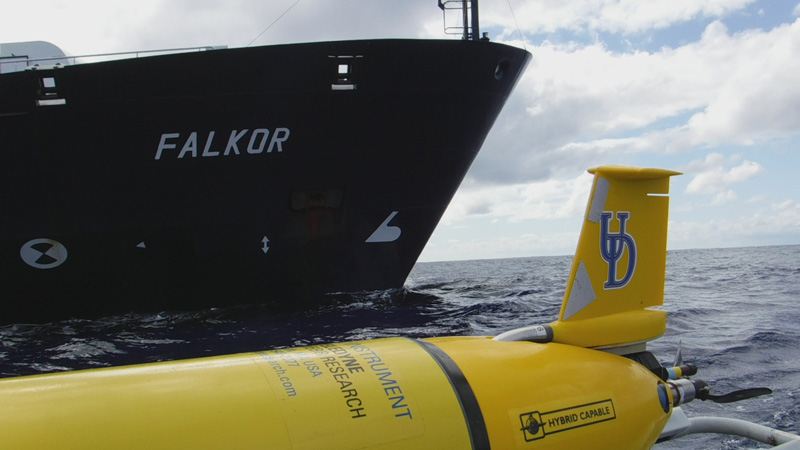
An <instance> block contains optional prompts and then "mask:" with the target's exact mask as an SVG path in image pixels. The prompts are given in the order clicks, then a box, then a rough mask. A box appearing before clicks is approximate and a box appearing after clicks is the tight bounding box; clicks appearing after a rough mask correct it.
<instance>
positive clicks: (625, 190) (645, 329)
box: [550, 166, 680, 347]
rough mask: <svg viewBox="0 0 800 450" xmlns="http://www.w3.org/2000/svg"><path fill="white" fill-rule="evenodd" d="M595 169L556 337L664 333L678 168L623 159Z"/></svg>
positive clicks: (601, 339) (592, 343)
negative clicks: (672, 181)
mask: <svg viewBox="0 0 800 450" xmlns="http://www.w3.org/2000/svg"><path fill="white" fill-rule="evenodd" d="M589 172H590V173H593V174H594V175H595V178H594V183H593V185H592V193H591V195H590V197H589V204H588V205H587V207H586V215H585V217H584V222H583V228H582V230H581V236H580V240H579V242H578V249H577V251H576V253H575V260H574V261H573V263H572V270H571V272H570V277H569V281H568V282H567V290H566V293H565V295H564V303H563V304H562V306H561V313H560V314H559V319H558V320H557V321H556V322H553V323H552V324H550V326H551V327H552V329H553V340H554V341H555V342H561V343H565V344H570V345H577V346H581V347H614V346H625V345H629V344H633V343H638V342H643V341H648V340H651V339H654V338H656V337H658V336H660V335H662V334H663V333H664V331H665V330H666V323H667V316H666V312H665V311H660V310H651V309H647V308H650V307H653V306H659V305H662V304H663V301H664V279H665V273H666V258H667V218H668V209H669V198H668V196H667V195H668V194H669V177H671V176H673V175H679V174H680V173H679V172H673V171H670V170H662V169H645V168H636V167H623V166H602V167H598V168H595V169H590V170H589Z"/></svg>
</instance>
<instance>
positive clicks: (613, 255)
mask: <svg viewBox="0 0 800 450" xmlns="http://www.w3.org/2000/svg"><path fill="white" fill-rule="evenodd" d="M616 215H617V221H619V232H617V233H612V232H610V231H609V222H610V221H611V220H612V219H613V218H614V213H613V212H605V211H604V212H603V214H602V216H601V220H600V256H602V257H603V260H605V262H607V263H608V280H606V282H605V283H603V287H604V288H606V289H620V288H623V287H625V286H627V285H628V283H630V281H631V278H633V272H634V270H636V241H635V240H634V239H633V236H631V235H630V234H628V232H627V230H626V229H625V228H626V226H627V223H628V219H629V218H630V215H631V213H630V212H627V211H624V212H623V211H620V212H617V213H616ZM625 249H627V250H628V252H627V254H628V266H627V268H625V272H624V273H622V274H621V275H622V276H620V273H619V269H620V268H619V267H618V264H619V262H620V261H621V260H622V257H623V256H624V255H625Z"/></svg>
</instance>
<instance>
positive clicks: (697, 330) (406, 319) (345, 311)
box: [0, 245, 800, 449]
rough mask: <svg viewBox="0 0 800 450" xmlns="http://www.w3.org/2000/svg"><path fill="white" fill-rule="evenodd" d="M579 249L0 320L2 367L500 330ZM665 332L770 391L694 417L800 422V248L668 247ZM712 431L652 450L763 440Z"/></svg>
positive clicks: (560, 289)
mask: <svg viewBox="0 0 800 450" xmlns="http://www.w3.org/2000/svg"><path fill="white" fill-rule="evenodd" d="M571 261H572V257H567V256H563V257H533V258H514V259H495V260H479V261H458V262H435V263H419V264H417V266H416V267H415V268H414V270H413V271H412V273H411V275H410V277H409V279H408V281H407V283H406V286H405V288H403V289H399V290H395V291H389V292H370V293H361V294H347V295H345V294H341V295H332V296H327V297H326V298H325V299H323V302H322V304H321V305H320V306H318V307H315V308H313V309H305V310H298V311H293V312H283V313H280V314H274V313H272V312H271V311H270V310H269V308H267V307H264V306H242V307H235V308H219V309H208V310H203V311H192V312H160V313H157V314H128V315H122V316H115V317H107V318H103V319H98V320H92V321H89V320H67V321H63V322H55V323H49V324H41V325H30V324H18V325H7V326H2V327H0V377H12V376H19V375H30V374H40V373H49V372H59V371H65V370H74V369H84V368H95V367H106V366H116V365H123V364H134V363H143V362H154V361H164V360H173V359H181V358H191V357H202V356H212V355H219V354H227V353H237V352H245V351H256V350H264V349H271V348H279V347H292V346H302V345H310V344H317V343H326V342H336V341H349V340H358V339H372V338H378V337H386V336H397V335H402V336H409V337H420V338H421V337H431V336H442V335H495V334H498V333H501V332H503V331H507V330H510V329H513V328H517V327H521V326H526V325H531V324H538V323H549V322H551V321H553V320H555V319H556V318H557V315H558V311H559V308H560V305H561V301H562V297H563V293H564V288H565V285H566V281H567V277H568V275H569V268H570V264H571ZM664 309H666V311H667V312H668V317H669V318H668V330H667V333H666V334H665V335H664V336H663V337H661V338H659V339H658V340H655V341H653V342H651V343H650V344H649V349H650V350H651V351H652V352H653V353H654V354H655V355H656V357H657V358H658V359H659V360H661V361H662V362H671V361H672V360H673V359H674V354H675V351H676V348H677V347H678V345H679V343H680V345H681V346H682V352H683V356H684V360H685V361H686V362H691V363H694V364H696V365H697V366H698V367H699V373H698V375H697V376H696V378H700V379H703V380H706V381H707V382H709V383H710V384H711V388H712V392H713V393H717V394H723V393H727V392H730V391H733V390H737V389H741V388H747V387H757V386H765V387H769V388H771V389H773V391H774V393H773V394H772V395H770V396H764V397H759V398H755V399H750V400H746V401H742V402H739V403H733V404H727V405H718V404H714V403H709V402H700V401H695V402H692V403H690V404H688V405H686V406H685V407H684V409H685V411H686V412H687V415H689V416H698V415H715V416H723V417H734V418H739V419H744V420H750V421H755V422H757V423H761V424H764V425H767V426H771V427H776V428H778V429H782V430H786V431H790V432H793V433H798V432H800V402H799V401H798V400H800V245H793V246H774V247H751V248H736V249H710V250H680V251H670V252H669V253H668V257H667V284H666V294H665V300H664ZM762 447H765V446H761V445H759V444H754V443H753V442H752V441H748V440H746V439H741V438H733V437H720V436H714V435H704V436H699V437H690V438H683V439H680V440H676V441H672V442H666V443H662V444H659V445H657V446H656V448H657V449H678V448H681V449H685V448H716V449H734V448H762Z"/></svg>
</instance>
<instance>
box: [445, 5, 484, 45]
mask: <svg viewBox="0 0 800 450" xmlns="http://www.w3.org/2000/svg"><path fill="white" fill-rule="evenodd" d="M439 8H440V9H441V10H442V16H443V21H444V33H445V34H449V35H460V36H461V39H463V40H465V41H468V40H478V39H479V34H480V29H479V25H478V2H477V0H439Z"/></svg>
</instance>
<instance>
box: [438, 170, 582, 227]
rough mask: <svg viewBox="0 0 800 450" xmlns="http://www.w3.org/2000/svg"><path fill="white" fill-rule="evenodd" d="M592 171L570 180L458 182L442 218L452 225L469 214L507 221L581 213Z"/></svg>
mask: <svg viewBox="0 0 800 450" xmlns="http://www.w3.org/2000/svg"><path fill="white" fill-rule="evenodd" d="M591 183H592V175H590V174H589V173H583V174H581V175H580V176H579V177H578V178H576V179H572V180H560V179H555V178H553V179H549V180H547V181H541V182H532V183H522V184H513V185H488V186H484V185H474V184H473V185H471V186H470V185H469V183H467V185H465V186H462V189H460V190H459V191H458V192H457V193H456V196H455V198H453V201H452V202H451V203H450V206H449V207H448V208H447V211H446V212H445V214H444V217H443V218H442V223H443V224H446V225H452V224H454V223H456V222H459V221H461V220H464V219H466V218H469V217H484V218H486V217H489V218H501V219H503V220H507V221H508V222H511V223H516V222H522V221H525V220H540V219H559V218H564V217H573V216H576V215H580V214H582V213H583V211H584V208H585V207H586V196H587V193H588V192H589V189H590V187H591Z"/></svg>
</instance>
